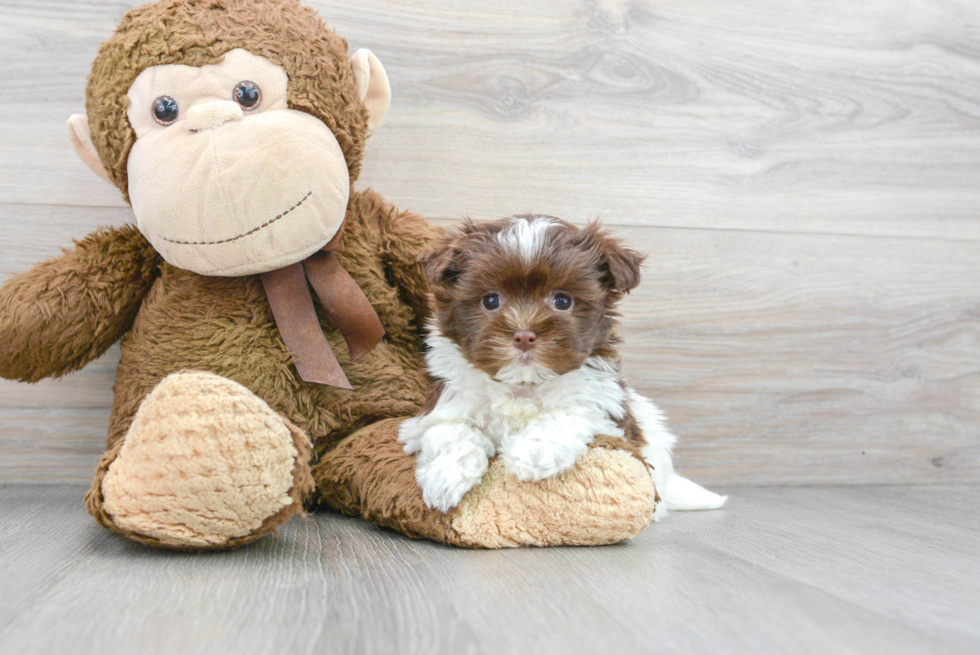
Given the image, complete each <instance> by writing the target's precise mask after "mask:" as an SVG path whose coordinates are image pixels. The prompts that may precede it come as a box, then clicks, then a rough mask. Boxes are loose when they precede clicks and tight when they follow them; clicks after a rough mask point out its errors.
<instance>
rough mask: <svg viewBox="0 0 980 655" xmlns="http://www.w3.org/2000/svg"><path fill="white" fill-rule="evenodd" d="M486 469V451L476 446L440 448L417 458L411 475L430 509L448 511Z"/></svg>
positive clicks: (478, 480) (473, 485) (478, 481)
mask: <svg viewBox="0 0 980 655" xmlns="http://www.w3.org/2000/svg"><path fill="white" fill-rule="evenodd" d="M486 472H487V455H486V453H485V452H484V451H483V450H482V449H480V448H478V447H475V446H473V447H470V448H468V449H463V448H461V449H456V450H452V451H449V452H443V453H440V454H438V455H436V456H435V457H432V458H431V459H421V458H420V460H419V464H418V468H416V470H415V479H416V480H417V481H418V483H419V487H421V488H422V500H424V501H425V504H426V505H428V506H429V507H431V508H432V509H437V510H439V511H440V512H448V511H449V510H451V509H452V508H453V507H456V505H458V504H459V501H461V500H462V499H463V496H465V495H466V493H467V492H468V491H469V490H470V489H472V488H473V487H475V486H476V485H478V484H480V480H482V479H483V474H484V473H486Z"/></svg>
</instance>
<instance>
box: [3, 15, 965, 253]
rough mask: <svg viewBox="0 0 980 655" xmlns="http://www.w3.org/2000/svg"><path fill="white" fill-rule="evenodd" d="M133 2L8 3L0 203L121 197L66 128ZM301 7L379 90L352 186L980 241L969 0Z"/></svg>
mask: <svg viewBox="0 0 980 655" xmlns="http://www.w3.org/2000/svg"><path fill="white" fill-rule="evenodd" d="M138 4H141V2H140V0H125V1H124V2H121V3H120V2H106V1H102V2H99V1H94V0H82V1H81V2H74V1H73V2H67V1H65V0H45V1H44V2H33V1H32V2H27V1H26V0H4V2H2V3H0V11H2V12H3V17H4V20H3V21H2V22H0V83H2V85H3V88H4V94H3V95H2V97H0V116H2V117H3V122H4V124H5V125H6V126H7V129H5V130H3V132H2V133H0V151H2V152H4V153H5V154H6V156H5V157H4V158H3V160H0V202H21V203H55V204H85V205H110V206H121V204H122V202H121V199H120V198H119V194H118V193H117V192H116V191H115V190H114V189H112V188H111V187H109V186H108V185H106V184H104V183H102V182H101V181H99V180H97V179H96V178H94V177H93V176H91V174H89V173H88V172H87V171H86V170H85V169H84V167H83V166H82V165H81V164H80V163H79V162H77V161H76V160H75V158H74V155H73V153H72V152H71V149H70V147H69V146H68V144H67V142H66V139H65V129H64V123H65V120H66V118H67V116H68V115H69V114H70V113H73V112H77V111H81V110H82V109H83V91H84V80H85V76H86V74H87V72H88V64H89V62H90V61H91V59H92V57H93V56H94V53H95V51H96V49H97V46H98V43H99V42H100V41H101V40H102V39H103V38H105V37H106V36H107V35H108V34H109V33H110V31H111V29H112V27H113V26H114V24H115V23H116V22H117V20H118V19H119V17H120V16H121V14H122V13H123V11H124V10H125V9H126V8H128V7H132V6H136V5H138ZM312 4H313V5H314V6H317V7H318V8H319V9H320V10H321V13H322V14H323V16H324V17H325V18H326V20H327V21H328V22H329V23H331V25H333V26H335V27H336V28H337V29H338V31H340V32H341V33H342V34H343V35H345V36H346V37H348V39H349V40H350V42H351V45H352V47H362V46H365V47H370V48H372V49H373V50H374V51H375V52H376V53H377V54H378V55H379V56H380V58H381V60H382V61H383V62H384V63H385V66H386V67H387V69H388V72H389V75H390V77H391V80H392V87H393V91H394V104H393V107H392V111H391V113H390V115H389V119H388V123H387V125H386V126H385V128H384V129H383V130H381V131H380V132H379V133H378V135H376V136H375V137H374V139H373V142H372V146H371V148H370V150H369V155H368V158H369V161H368V162H367V165H366V167H365V172H364V175H363V178H362V181H363V182H364V183H366V184H369V185H371V186H374V187H376V188H377V190H378V191H380V192H381V193H383V194H384V195H385V196H386V197H388V198H390V199H392V200H393V201H395V202H397V203H399V204H401V205H405V206H408V207H412V208H414V209H417V210H419V211H421V212H423V213H425V214H426V215H429V216H434V217H458V216H460V215H462V214H468V215H472V216H474V217H477V218H496V217H499V216H504V215H508V214H512V213H517V212H523V211H529V210H533V211H544V212H548V213H553V214H558V215H562V216H566V217H568V218H572V219H577V220H584V219H586V218H591V217H595V216H601V217H602V218H604V219H605V220H608V221H611V222H615V223H617V224H624V225H625V224H629V225H650V224H654V225H660V226H677V227H708V228H715V227H724V228H731V229H767V230H780V231H807V232H821V233H822V232H832V233H860V234H889V235H896V234H899V235H907V236H945V237H949V238H973V239H976V238H978V237H980V225H978V222H977V220H976V208H977V206H978V205H980V185H978V184H977V180H978V177H980V45H978V44H980V38H978V37H980V11H978V9H977V7H976V5H975V3H973V2H972V0H939V1H936V2H930V3H917V2H913V1H912V0H905V1H903V2H899V3H897V4H896V3H881V2H873V3H848V2H829V3H812V2H806V1H804V0H793V1H787V2H780V3H772V2H766V1H765V0H753V1H750V2H740V3H737V4H735V5H733V4H732V3H729V2H725V0H714V1H712V2H706V3H681V2H674V3H654V2H633V1H630V0H553V1H548V2H535V3H525V2H520V1H519V0H493V1H491V2H484V3H480V4H479V5H478V6H474V5H473V4H472V3H471V2H467V1H465V0H434V1H432V2H429V1H426V2H424V3H423V2H416V3H401V4H398V5H395V4H393V3H391V2H390V1H389V0H369V1H367V2H353V1H349V0H348V1H338V2H329V3H325V2H313V3H312ZM419 162H425V165H424V166H420V165H419ZM502 190H506V192H504V193H502V192H501V191H502Z"/></svg>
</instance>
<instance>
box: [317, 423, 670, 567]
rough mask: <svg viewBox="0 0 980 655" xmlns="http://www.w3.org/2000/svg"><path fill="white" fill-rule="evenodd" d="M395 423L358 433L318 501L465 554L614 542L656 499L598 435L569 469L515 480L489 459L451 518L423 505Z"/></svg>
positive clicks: (643, 470) (323, 465)
mask: <svg viewBox="0 0 980 655" xmlns="http://www.w3.org/2000/svg"><path fill="white" fill-rule="evenodd" d="M399 422H400V421H398V420H395V419H389V420H385V421H379V422H378V423H375V424H373V425H370V426H368V427H366V428H363V429H361V430H359V431H358V432H356V433H354V434H353V435H351V436H350V437H348V438H347V439H345V440H344V441H342V442H341V443H340V444H339V445H338V446H337V447H336V448H335V449H334V450H332V451H330V452H328V453H327V454H326V455H324V457H323V458H322V459H321V460H320V463H319V464H318V465H317V467H316V469H315V470H314V476H315V477H316V480H317V490H318V492H319V493H320V495H321V500H323V501H324V502H326V503H327V504H329V505H330V506H332V507H334V508H336V509H338V510H340V511H343V512H346V513H348V514H354V515H357V516H363V517H364V518H366V519H367V520H369V521H372V522H374V523H377V524H378V525H382V526H385V527H389V528H393V529H395V530H398V531H400V532H403V533H405V534H407V535H409V536H411V537H424V538H427V539H434V540H436V541H443V542H446V543H450V544H453V545H456V546H464V547H468V548H511V547H516V546H572V545H576V546H584V545H601V544H612V543H617V542H619V541H623V540H624V539H630V538H632V537H635V536H636V535H637V534H639V533H640V532H642V531H643V529H644V528H646V527H647V526H648V525H649V524H650V521H651V519H652V518H653V512H654V509H655V507H656V505H657V501H658V498H657V493H656V490H655V489H654V485H653V480H652V478H651V477H650V473H649V471H648V470H647V467H646V464H645V463H644V462H643V461H642V459H641V458H640V455H639V453H638V452H637V451H636V450H635V449H633V448H632V446H630V445H629V444H628V443H627V442H626V441H625V440H623V439H617V438H614V437H607V436H599V437H597V438H596V440H595V442H594V443H593V444H592V445H591V446H590V447H589V450H588V452H587V453H586V454H585V455H583V456H582V457H581V458H580V459H579V461H578V462H577V463H576V464H575V466H574V467H572V468H571V469H570V470H568V471H566V472H565V473H562V474H559V475H557V476H555V477H552V478H548V479H546V480H542V481H540V482H521V481H520V480H518V479H517V478H516V477H514V476H513V475H509V474H507V473H506V471H505V470H504V463H503V461H502V460H501V459H500V458H496V459H494V460H491V463H490V468H489V470H488V471H487V473H486V475H485V476H484V478H483V481H482V482H481V483H480V484H479V485H478V486H477V487H476V488H474V489H473V490H472V491H470V492H469V493H468V494H466V495H465V496H464V497H463V500H462V501H461V502H460V503H459V505H458V506H457V507H454V508H453V509H451V510H450V511H449V512H448V513H442V512H440V511H438V510H435V509H431V508H429V507H427V506H426V504H425V502H424V501H423V499H422V492H421V490H420V489H419V486H418V484H417V482H416V480H415V466H416V458H415V457H414V456H412V455H406V454H405V453H404V452H402V449H401V444H400V443H399V442H398V439H397V436H398V424H399Z"/></svg>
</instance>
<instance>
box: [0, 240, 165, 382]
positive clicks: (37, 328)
mask: <svg viewBox="0 0 980 655" xmlns="http://www.w3.org/2000/svg"><path fill="white" fill-rule="evenodd" d="M156 275H157V254H156V252H155V251H154V250H153V248H152V246H150V244H149V242H148V241H147V240H146V239H145V238H144V237H143V235H142V234H140V233H139V231H138V230H137V229H136V228H135V227H133V226H126V227H121V228H102V229H99V230H97V231H95V232H93V233H92V234H90V235H89V236H87V237H85V238H84V239H82V240H81V241H78V242H76V244H75V248H74V249H72V250H67V251H65V253H64V254H63V255H62V256H61V257H56V258H54V259H50V260H48V261H46V262H43V263H41V264H38V265H36V266H35V267H34V268H32V269H31V270H30V271H28V272H26V273H22V274H20V275H17V276H14V277H13V278H11V279H10V280H8V281H7V283H6V284H4V285H3V287H2V288H0V377H4V378H7V379H11V380H14V379H16V380H21V381H24V382H37V381H38V380H41V379H43V378H46V377H52V376H54V377H59V376H62V375H64V374H66V373H70V372H72V371H76V370H78V369H80V368H82V367H83V366H85V364H87V363H89V362H90V361H92V360H93V359H95V358H97V357H98V356H99V355H101V354H102V353H103V352H105V351H106V349H107V348H109V346H111V345H112V344H113V343H115V342H116V341H117V340H119V338H120V337H122V335H123V334H125V333H126V331H127V330H129V328H130V327H131V326H132V324H133V320H134V319H135V317H136V312H137V311H138V310H139V308H140V305H141V303H142V302H143V299H144V298H145V297H146V294H147V293H149V290H150V286H151V285H152V283H153V280H154V278H155V277H156Z"/></svg>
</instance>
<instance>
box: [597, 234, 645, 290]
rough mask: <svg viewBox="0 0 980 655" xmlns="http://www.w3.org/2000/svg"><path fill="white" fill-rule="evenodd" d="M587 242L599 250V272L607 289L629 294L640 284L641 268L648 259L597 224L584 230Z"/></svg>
mask: <svg viewBox="0 0 980 655" xmlns="http://www.w3.org/2000/svg"><path fill="white" fill-rule="evenodd" d="M582 232H583V235H584V237H585V239H586V242H587V243H589V244H591V246H592V247H594V248H596V249H597V250H598V256H599V271H600V273H602V277H603V282H604V283H605V285H606V286H607V287H609V288H610V289H611V290H613V291H618V292H619V293H629V292H630V291H632V290H633V289H635V288H636V287H637V286H639V284H640V266H641V265H642V264H643V260H644V259H646V256H645V255H642V254H640V253H638V252H636V251H635V250H633V249H631V248H627V247H626V246H625V245H624V244H623V242H622V240H621V239H617V238H616V237H614V236H611V235H610V234H609V233H608V232H606V231H605V230H604V229H602V227H601V226H600V225H599V224H598V223H596V222H593V223H589V224H588V225H586V226H585V227H584V228H583V230H582Z"/></svg>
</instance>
